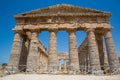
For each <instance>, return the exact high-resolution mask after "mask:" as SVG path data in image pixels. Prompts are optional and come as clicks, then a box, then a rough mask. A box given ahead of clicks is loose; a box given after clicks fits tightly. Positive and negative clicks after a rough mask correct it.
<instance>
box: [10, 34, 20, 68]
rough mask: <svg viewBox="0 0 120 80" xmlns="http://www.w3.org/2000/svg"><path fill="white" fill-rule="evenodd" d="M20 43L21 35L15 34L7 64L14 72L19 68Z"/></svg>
mask: <svg viewBox="0 0 120 80" xmlns="http://www.w3.org/2000/svg"><path fill="white" fill-rule="evenodd" d="M20 42H21V35H20V34H19V33H15V36H14V42H13V46H12V51H11V56H10V62H9V67H13V69H15V70H18V67H19V58H20Z"/></svg>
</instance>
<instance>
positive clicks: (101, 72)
mask: <svg viewBox="0 0 120 80" xmlns="http://www.w3.org/2000/svg"><path fill="white" fill-rule="evenodd" d="M91 74H96V75H102V74H103V71H102V70H93V71H91Z"/></svg>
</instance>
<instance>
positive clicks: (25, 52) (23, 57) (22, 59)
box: [19, 36, 29, 71]
mask: <svg viewBox="0 0 120 80" xmlns="http://www.w3.org/2000/svg"><path fill="white" fill-rule="evenodd" d="M28 51H29V39H27V36H23V41H22V48H21V54H20V61H19V69H20V70H24V71H25V70H26V65H27V56H28Z"/></svg>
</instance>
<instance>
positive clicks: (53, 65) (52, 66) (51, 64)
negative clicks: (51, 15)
mask: <svg viewBox="0 0 120 80" xmlns="http://www.w3.org/2000/svg"><path fill="white" fill-rule="evenodd" d="M57 66H58V55H57V42H56V31H50V42H49V53H48V70H49V72H53V71H54V72H55V71H57Z"/></svg>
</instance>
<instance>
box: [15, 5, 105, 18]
mask: <svg viewBox="0 0 120 80" xmlns="http://www.w3.org/2000/svg"><path fill="white" fill-rule="evenodd" d="M62 13H64V14H74V13H75V14H76V13H80V14H84V13H85V14H86V13H87V14H88V13H90V14H91V13H98V14H101V13H102V14H104V13H106V12H103V11H99V10H93V9H89V8H83V7H79V6H73V5H68V4H58V5H54V6H50V7H48V8H42V9H37V10H32V11H29V12H25V13H21V14H19V15H23V16H25V15H27V16H29V15H53V14H62ZM19 15H18V16H19ZM16 16H17V15H16Z"/></svg>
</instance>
